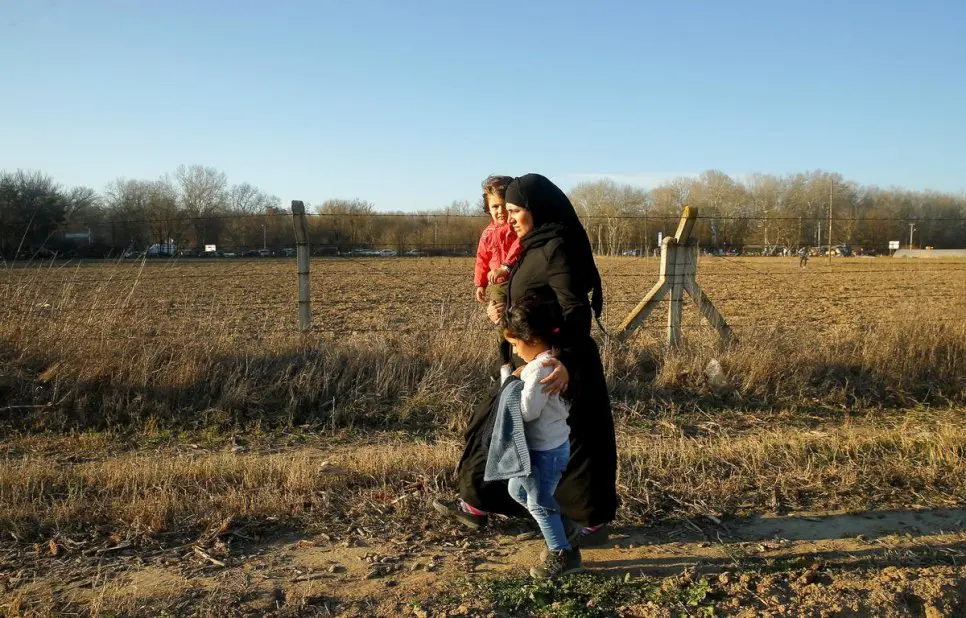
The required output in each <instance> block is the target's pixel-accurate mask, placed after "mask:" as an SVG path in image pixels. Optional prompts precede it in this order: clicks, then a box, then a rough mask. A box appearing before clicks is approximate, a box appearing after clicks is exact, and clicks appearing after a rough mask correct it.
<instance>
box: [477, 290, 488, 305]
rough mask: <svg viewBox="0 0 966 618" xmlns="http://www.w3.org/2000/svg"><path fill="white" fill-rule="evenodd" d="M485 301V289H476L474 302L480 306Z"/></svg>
mask: <svg viewBox="0 0 966 618" xmlns="http://www.w3.org/2000/svg"><path fill="white" fill-rule="evenodd" d="M485 301H486V288H485V287H483V286H479V287H477V288H476V302H478V303H480V304H481V305H482V304H483V303H484V302H485Z"/></svg>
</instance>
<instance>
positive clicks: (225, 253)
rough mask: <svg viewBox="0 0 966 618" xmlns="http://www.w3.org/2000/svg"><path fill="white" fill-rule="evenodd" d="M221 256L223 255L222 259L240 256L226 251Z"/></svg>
mask: <svg viewBox="0 0 966 618" xmlns="http://www.w3.org/2000/svg"><path fill="white" fill-rule="evenodd" d="M221 255H222V257H235V256H236V255H238V254H237V253H235V252H234V251H225V252H224V253H222V254H221Z"/></svg>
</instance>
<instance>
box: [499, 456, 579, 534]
mask: <svg viewBox="0 0 966 618" xmlns="http://www.w3.org/2000/svg"><path fill="white" fill-rule="evenodd" d="M569 460H570V441H569V440H567V441H565V442H564V443H563V444H561V445H560V446H558V447H557V448H554V449H550V450H549V451H530V475H529V476H518V477H515V478H512V479H510V481H509V482H508V484H507V489H509V490H510V497H511V498H513V499H514V500H516V501H517V502H519V503H520V504H521V505H523V506H524V507H526V509H527V510H528V511H530V514H531V515H533V518H534V519H535V520H536V521H537V525H538V526H540V532H542V533H543V538H544V539H545V540H546V541H547V547H549V548H550V550H551V551H560V550H561V549H570V543H568V542H567V533H566V531H565V530H564V525H563V519H561V517H560V505H558V504H557V500H556V499H555V498H554V497H553V492H555V491H556V490H557V484H558V483H559V482H560V477H561V476H563V473H564V470H565V469H566V468H567V462H568V461H569Z"/></svg>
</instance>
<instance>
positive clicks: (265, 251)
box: [258, 249, 274, 257]
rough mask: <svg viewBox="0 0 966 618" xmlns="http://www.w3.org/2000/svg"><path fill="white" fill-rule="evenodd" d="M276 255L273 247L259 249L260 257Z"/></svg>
mask: <svg viewBox="0 0 966 618" xmlns="http://www.w3.org/2000/svg"><path fill="white" fill-rule="evenodd" d="M272 255H274V254H273V253H272V250H271V249H259V250H258V257H272Z"/></svg>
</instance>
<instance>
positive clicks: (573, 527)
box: [540, 517, 583, 562]
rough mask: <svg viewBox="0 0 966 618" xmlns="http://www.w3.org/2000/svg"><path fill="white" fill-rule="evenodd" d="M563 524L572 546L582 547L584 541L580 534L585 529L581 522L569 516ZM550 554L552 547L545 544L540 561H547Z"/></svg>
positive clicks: (568, 541) (564, 519)
mask: <svg viewBox="0 0 966 618" xmlns="http://www.w3.org/2000/svg"><path fill="white" fill-rule="evenodd" d="M563 525H564V533H566V535H567V543H568V544H570V546H571V547H580V546H581V544H582V543H583V540H582V539H583V537H582V536H580V532H581V530H583V528H581V527H580V524H578V523H577V522H575V521H574V520H572V519H570V518H569V517H564V518H563ZM549 555H550V548H549V547H546V546H544V548H543V551H541V552H540V562H545V561H546V560H547V556H549Z"/></svg>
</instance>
